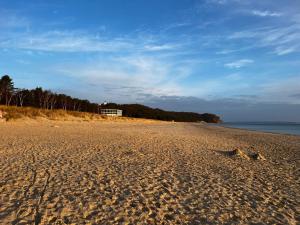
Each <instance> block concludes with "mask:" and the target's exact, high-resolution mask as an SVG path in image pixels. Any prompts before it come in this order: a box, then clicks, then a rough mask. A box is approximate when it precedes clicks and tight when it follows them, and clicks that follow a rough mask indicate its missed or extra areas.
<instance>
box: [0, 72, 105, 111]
mask: <svg viewBox="0 0 300 225" xmlns="http://www.w3.org/2000/svg"><path fill="white" fill-rule="evenodd" d="M0 104H2V105H7V106H11V105H14V106H21V107H22V106H30V107H36V108H42V109H49V110H52V109H63V110H72V111H82V112H92V113H98V112H99V105H98V104H95V103H91V102H90V101H88V100H82V99H78V98H72V97H71V96H68V95H65V94H57V93H54V92H52V91H50V90H44V89H43V88H41V87H37V88H35V89H31V90H28V89H24V88H15V87H14V83H13V80H12V79H11V78H10V77H9V76H8V75H4V76H2V78H1V80H0Z"/></svg>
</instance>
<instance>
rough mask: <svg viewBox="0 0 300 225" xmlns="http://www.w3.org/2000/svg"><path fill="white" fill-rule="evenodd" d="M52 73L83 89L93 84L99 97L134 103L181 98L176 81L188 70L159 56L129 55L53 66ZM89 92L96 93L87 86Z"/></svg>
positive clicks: (182, 91)
mask: <svg viewBox="0 0 300 225" xmlns="http://www.w3.org/2000/svg"><path fill="white" fill-rule="evenodd" d="M54 72H55V73H56V74H63V75H67V76H69V77H71V78H72V79H76V80H80V82H81V84H82V86H86V85H88V84H93V87H94V88H96V90H97V95H98V96H101V98H104V99H107V100H110V101H118V102H120V101H123V102H128V101H129V100H128V99H130V101H131V102H135V101H136V100H137V99H140V98H142V97H143V96H145V95H153V96H161V95H165V96H168V95H184V90H183V87H182V85H180V82H178V81H179V80H180V79H182V78H183V77H186V76H187V75H188V74H187V73H188V72H189V68H186V67H184V66H178V65H176V64H175V62H174V63H172V62H170V61H169V60H166V59H163V58H160V57H149V56H145V55H130V56H124V57H111V58H109V57H108V58H106V59H104V60H103V59H101V60H93V61H92V62H90V63H88V64H84V63H82V64H77V65H75V64H64V65H61V66H59V67H57V66H56V68H55V71H54ZM93 87H92V88H93ZM89 91H90V93H89V95H91V96H93V95H94V93H95V90H93V89H91V88H90V87H89ZM122 96H126V97H125V98H124V97H122ZM95 98H96V97H95Z"/></svg>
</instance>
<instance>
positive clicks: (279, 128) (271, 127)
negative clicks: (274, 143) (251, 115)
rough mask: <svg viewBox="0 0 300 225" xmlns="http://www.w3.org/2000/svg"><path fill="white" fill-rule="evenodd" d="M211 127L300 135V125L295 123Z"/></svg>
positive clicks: (227, 123) (247, 123)
mask: <svg viewBox="0 0 300 225" xmlns="http://www.w3.org/2000/svg"><path fill="white" fill-rule="evenodd" d="M211 125H212V126H220V127H225V128H232V129H239V130H246V131H254V132H263V133H271V134H283V135H296V136H299V135H300V123H297V122H224V123H220V124H211Z"/></svg>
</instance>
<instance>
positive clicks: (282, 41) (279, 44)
mask: <svg viewBox="0 0 300 225" xmlns="http://www.w3.org/2000/svg"><path fill="white" fill-rule="evenodd" d="M228 39H229V40H235V39H243V40H245V41H249V42H250V41H251V45H252V46H253V47H254V48H261V47H271V48H273V49H274V50H273V52H274V53H276V54H277V55H285V54H288V53H292V52H299V51H300V45H299V43H300V23H298V24H296V23H294V24H291V25H288V26H285V27H283V26H280V27H260V28H256V29H252V30H244V31H239V32H235V33H233V34H232V35H230V36H229V37H228Z"/></svg>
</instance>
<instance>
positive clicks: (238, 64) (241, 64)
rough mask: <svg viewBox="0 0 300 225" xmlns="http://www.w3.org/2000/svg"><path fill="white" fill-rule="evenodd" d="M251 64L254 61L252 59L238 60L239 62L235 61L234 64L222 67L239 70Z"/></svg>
mask: <svg viewBox="0 0 300 225" xmlns="http://www.w3.org/2000/svg"><path fill="white" fill-rule="evenodd" d="M253 62H254V61H253V60H252V59H240V60H237V61H234V62H230V63H226V64H224V66H225V67H228V68H230V69H239V68H242V67H245V66H247V65H249V64H251V63H253Z"/></svg>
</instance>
